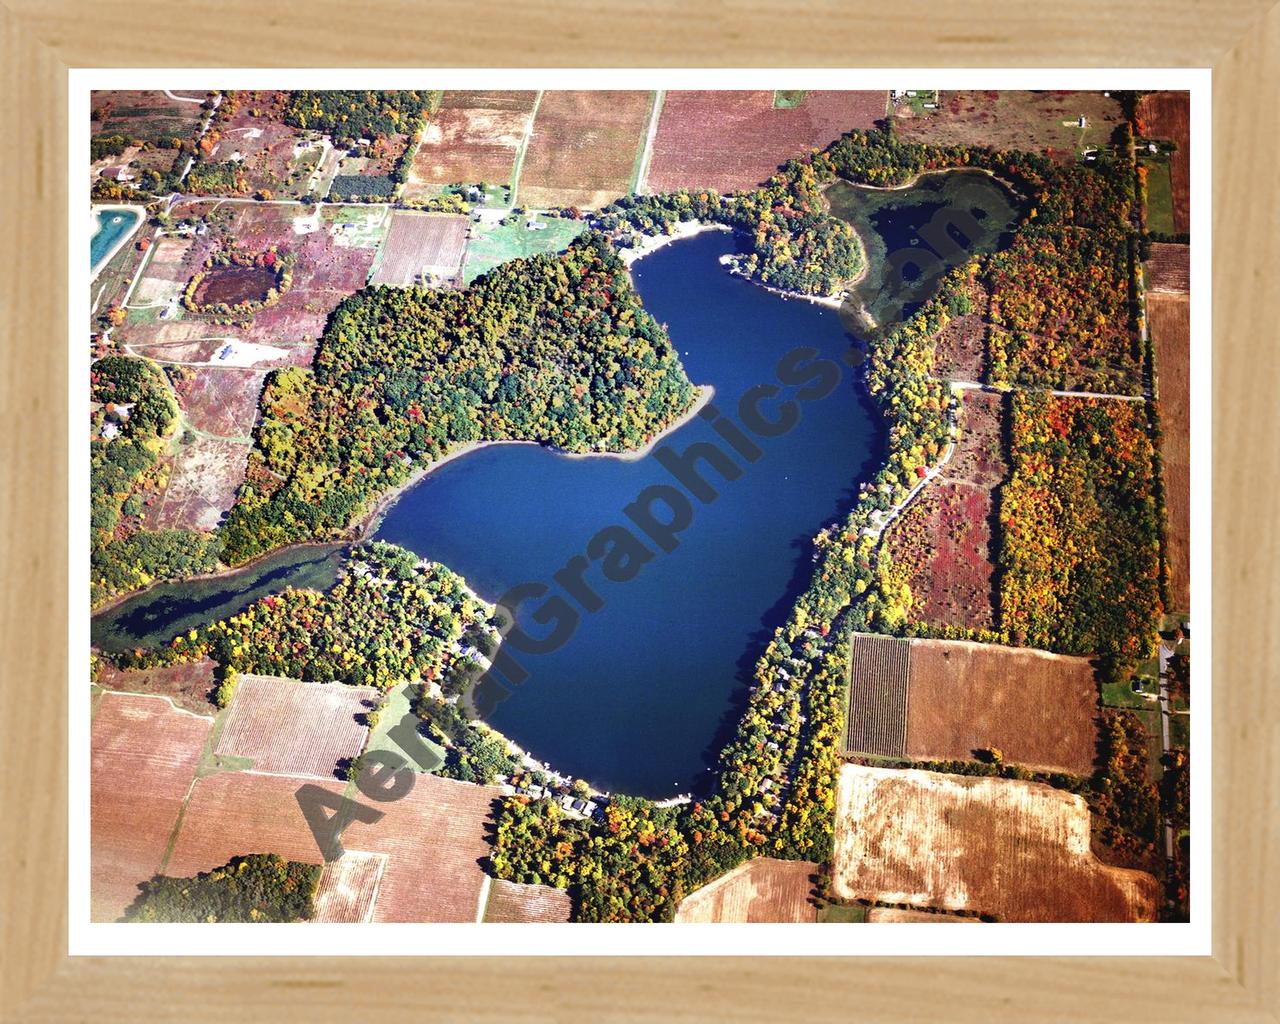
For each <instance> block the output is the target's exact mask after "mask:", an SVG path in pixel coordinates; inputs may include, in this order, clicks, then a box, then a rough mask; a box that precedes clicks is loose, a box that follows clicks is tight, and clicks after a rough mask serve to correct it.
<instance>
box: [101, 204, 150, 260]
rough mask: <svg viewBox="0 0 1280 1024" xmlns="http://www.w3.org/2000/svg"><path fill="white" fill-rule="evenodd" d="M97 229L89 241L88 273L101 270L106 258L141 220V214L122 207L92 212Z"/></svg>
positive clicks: (111, 207) (110, 207)
mask: <svg viewBox="0 0 1280 1024" xmlns="http://www.w3.org/2000/svg"><path fill="white" fill-rule="evenodd" d="M94 218H95V220H96V223H97V229H96V230H95V231H94V233H93V237H92V238H91V239H90V241H89V272H90V274H96V273H97V272H98V271H99V270H101V269H102V265H103V264H104V263H105V262H106V258H107V256H108V255H109V254H110V253H111V252H112V250H113V249H115V247H116V245H117V244H118V243H119V242H120V240H121V239H123V238H124V237H126V236H127V235H129V234H130V233H131V232H132V231H133V229H134V228H136V227H137V226H138V223H139V221H141V220H142V214H140V213H139V212H138V211H137V210H130V209H128V208H126V207H122V206H109V207H106V208H105V209H99V210H94Z"/></svg>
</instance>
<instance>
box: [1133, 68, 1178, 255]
mask: <svg viewBox="0 0 1280 1024" xmlns="http://www.w3.org/2000/svg"><path fill="white" fill-rule="evenodd" d="M1137 116H1138V134H1139V135H1140V136H1141V137H1142V138H1146V139H1163V140H1167V141H1169V142H1176V143H1177V145H1178V149H1177V151H1176V152H1175V153H1174V154H1173V156H1171V157H1170V158H1169V178H1170V181H1171V183H1172V185H1173V229H1174V231H1177V232H1179V233H1181V232H1185V231H1190V230H1191V94H1190V93H1189V92H1153V93H1148V94H1147V95H1146V96H1143V97H1142V98H1141V99H1140V100H1138V109H1137Z"/></svg>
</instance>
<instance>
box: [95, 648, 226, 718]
mask: <svg viewBox="0 0 1280 1024" xmlns="http://www.w3.org/2000/svg"><path fill="white" fill-rule="evenodd" d="M97 682H98V685H99V686H101V687H103V688H104V689H107V690H121V691H124V692H126V693H137V694H151V695H152V696H156V697H168V698H169V699H170V700H172V701H173V702H174V703H175V704H176V705H178V707H180V708H182V709H183V710H185V711H190V712H191V713H192V714H196V715H212V714H214V713H215V711H216V710H217V709H216V708H215V707H214V706H213V704H212V703H211V702H210V701H209V694H210V692H211V691H212V690H213V686H214V682H213V662H212V661H210V660H209V659H208V658H201V659H200V660H199V661H189V662H182V663H180V664H177V665H163V666H161V667H160V668H147V669H138V670H134V671H129V672H124V671H121V670H120V669H118V668H116V667H115V666H114V665H112V664H110V663H109V662H105V661H104V662H102V663H101V664H100V666H99V669H98V679H97Z"/></svg>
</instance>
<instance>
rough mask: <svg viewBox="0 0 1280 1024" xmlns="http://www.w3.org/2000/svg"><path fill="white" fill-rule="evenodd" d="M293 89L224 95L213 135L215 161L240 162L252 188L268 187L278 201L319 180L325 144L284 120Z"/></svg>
mask: <svg viewBox="0 0 1280 1024" xmlns="http://www.w3.org/2000/svg"><path fill="white" fill-rule="evenodd" d="M287 100H288V93H285V92H281V91H277V90H269V89H268V90H259V91H237V92H229V93H227V94H225V95H224V97H223V100H222V103H221V104H220V105H219V107H218V113H217V117H216V119H215V121H214V123H213V127H212V128H211V129H210V132H209V135H208V136H207V138H212V139H214V142H213V145H212V148H211V149H210V151H209V159H211V160H217V161H226V160H235V161H236V162H237V163H239V164H240V167H241V168H242V169H243V171H244V173H245V175H246V177H247V179H248V183H249V190H250V191H251V192H256V191H258V190H260V189H265V190H266V191H268V192H270V193H271V194H272V196H273V198H276V199H296V198H298V197H300V196H303V195H306V194H307V193H308V192H310V191H311V190H312V188H313V186H314V185H315V184H316V179H317V177H318V174H317V172H318V171H319V168H320V162H321V158H322V155H323V154H324V153H325V151H326V150H325V146H324V144H323V143H321V142H319V141H309V140H308V139H307V137H306V135H305V133H303V132H300V131H298V129H296V128H294V127H293V126H292V125H287V124H285V123H284V121H283V120H282V118H283V115H284V108H285V105H286V103H287Z"/></svg>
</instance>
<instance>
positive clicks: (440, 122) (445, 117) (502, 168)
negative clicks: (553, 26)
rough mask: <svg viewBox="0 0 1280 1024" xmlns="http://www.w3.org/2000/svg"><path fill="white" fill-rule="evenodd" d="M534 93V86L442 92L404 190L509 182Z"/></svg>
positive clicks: (415, 193)
mask: <svg viewBox="0 0 1280 1024" xmlns="http://www.w3.org/2000/svg"><path fill="white" fill-rule="evenodd" d="M537 99H538V94H537V93H536V92H533V91H524V92H521V91H510V90H494V91H483V90H472V91H467V90H461V91H447V92H445V94H444V96H443V97H442V99H441V101H440V107H439V109H437V110H436V112H435V113H434V114H433V115H432V116H431V120H430V121H429V122H428V123H427V127H426V130H425V131H424V132H423V135H422V144H421V145H420V146H419V147H418V151H417V152H416V153H415V154H414V157H413V167H412V170H411V171H410V173H409V180H408V182H407V183H406V185H405V195H406V196H407V197H414V196H420V195H430V194H432V193H433V192H438V191H439V189H440V186H442V185H454V184H470V185H476V184H479V183H480V182H485V183H487V184H491V185H509V184H511V183H512V176H513V173H514V170H515V163H516V156H517V154H518V153H519V152H520V148H521V147H522V146H523V145H524V142H525V136H526V134H527V132H528V130H529V122H530V119H531V118H532V117H533V110H534V105H535V104H536V102H537Z"/></svg>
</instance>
